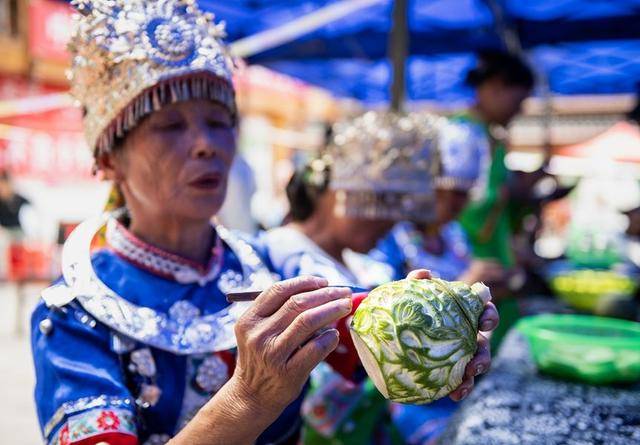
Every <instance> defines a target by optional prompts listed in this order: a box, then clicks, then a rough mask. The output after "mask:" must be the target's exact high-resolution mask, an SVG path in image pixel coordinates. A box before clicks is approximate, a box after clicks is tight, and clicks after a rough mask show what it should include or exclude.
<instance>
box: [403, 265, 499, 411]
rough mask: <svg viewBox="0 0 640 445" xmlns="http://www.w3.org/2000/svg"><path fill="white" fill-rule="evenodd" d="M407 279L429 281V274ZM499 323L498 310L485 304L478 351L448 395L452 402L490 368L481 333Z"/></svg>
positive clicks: (487, 348) (423, 272) (415, 274)
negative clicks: (460, 379)
mask: <svg viewBox="0 0 640 445" xmlns="http://www.w3.org/2000/svg"><path fill="white" fill-rule="evenodd" d="M407 278H412V279H414V280H429V279H431V273H430V272H429V271H428V270H424V269H420V270H414V271H413V272H411V273H409V275H408V276H407ZM499 322H500V316H499V315H498V310H497V309H496V307H495V306H494V304H493V303H492V302H491V301H489V302H487V304H486V305H485V306H484V311H483V312H482V315H481V316H480V323H479V326H480V332H478V349H477V351H476V355H474V356H473V358H472V359H471V361H470V362H469V363H468V364H467V367H466V368H465V372H464V379H463V380H462V383H461V384H460V386H458V387H457V388H456V389H455V391H453V392H452V393H451V394H449V397H451V399H452V400H454V401H456V402H458V401H460V400H462V399H464V398H465V397H467V396H468V395H469V393H470V392H471V390H472V389H473V384H474V380H475V377H476V376H478V375H480V374H484V373H485V372H487V371H488V370H489V368H490V367H491V349H490V346H489V339H488V338H487V337H486V336H485V335H483V333H487V332H490V331H493V330H494V329H495V328H496V327H498V323H499Z"/></svg>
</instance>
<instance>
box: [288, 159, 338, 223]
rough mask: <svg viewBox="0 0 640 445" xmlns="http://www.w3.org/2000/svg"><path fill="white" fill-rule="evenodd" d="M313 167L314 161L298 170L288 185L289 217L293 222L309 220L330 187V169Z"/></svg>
mask: <svg viewBox="0 0 640 445" xmlns="http://www.w3.org/2000/svg"><path fill="white" fill-rule="evenodd" d="M320 162H322V161H320ZM312 165H313V161H312V162H311V163H309V164H307V165H305V166H304V168H302V169H300V170H297V171H296V172H295V173H294V174H293V176H291V179H290V180H289V183H288V184H287V188H286V191H287V199H288V200H289V207H290V210H289V215H290V217H291V219H292V220H293V221H305V220H307V219H308V218H309V217H310V216H311V215H312V214H313V212H314V211H315V209H316V205H317V203H318V200H319V199H320V197H321V196H322V195H323V194H324V192H325V191H326V190H327V188H328V187H329V178H330V169H329V167H328V166H324V168H322V169H317V168H312Z"/></svg>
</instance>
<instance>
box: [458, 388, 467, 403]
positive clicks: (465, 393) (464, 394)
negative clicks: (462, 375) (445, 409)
mask: <svg viewBox="0 0 640 445" xmlns="http://www.w3.org/2000/svg"><path fill="white" fill-rule="evenodd" d="M468 395H469V389H468V388H465V389H463V390H462V392H461V393H460V400H464V399H466V398H467V396H468Z"/></svg>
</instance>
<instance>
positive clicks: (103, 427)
mask: <svg viewBox="0 0 640 445" xmlns="http://www.w3.org/2000/svg"><path fill="white" fill-rule="evenodd" d="M105 433H119V434H128V435H131V436H136V435H137V433H136V423H135V416H134V414H133V412H131V411H129V410H125V409H118V408H114V409H109V408H107V409H101V408H98V409H92V410H89V411H85V412H83V413H80V414H76V415H74V416H70V417H69V418H68V420H67V422H66V423H65V424H64V425H63V426H62V428H61V429H60V431H59V432H58V433H57V434H56V435H55V438H53V439H52V441H51V442H50V444H59V445H69V444H72V443H75V442H79V441H82V440H85V439H88V438H91V437H93V436H97V435H101V434H105Z"/></svg>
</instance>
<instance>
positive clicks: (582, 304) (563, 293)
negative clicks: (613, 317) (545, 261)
mask: <svg viewBox="0 0 640 445" xmlns="http://www.w3.org/2000/svg"><path fill="white" fill-rule="evenodd" d="M549 284H550V285H551V289H553V291H554V292H555V293H556V295H558V297H559V298H560V299H561V300H564V301H565V302H566V303H567V304H569V305H571V306H572V307H574V308H576V309H578V310H581V311H586V312H594V311H596V310H597V309H598V306H599V305H602V304H603V303H605V302H606V301H605V300H607V299H610V298H612V297H615V298H624V299H631V298H633V294H634V292H635V291H636V289H637V288H638V283H637V281H636V280H634V279H633V278H632V277H629V276H626V275H624V274H621V273H617V272H614V271H608V270H573V271H570V272H566V273H561V274H558V275H556V276H554V277H552V278H551V279H550V282H549Z"/></svg>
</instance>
